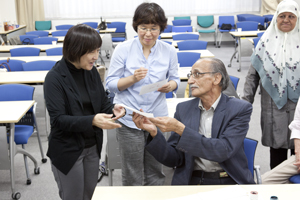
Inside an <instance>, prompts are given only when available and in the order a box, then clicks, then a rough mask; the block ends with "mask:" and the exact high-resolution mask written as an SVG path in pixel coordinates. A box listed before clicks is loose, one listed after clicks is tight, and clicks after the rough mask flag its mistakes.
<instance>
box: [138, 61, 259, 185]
mask: <svg viewBox="0 0 300 200" xmlns="http://www.w3.org/2000/svg"><path fill="white" fill-rule="evenodd" d="M188 78H189V79H188V83H189V84H190V86H191V91H192V95H193V96H194V97H195V98H194V99H192V100H190V101H186V102H183V103H180V104H178V105H177V108H176V113H175V116H174V118H171V117H155V118H146V117H143V116H141V115H139V114H137V113H134V115H133V121H134V122H135V124H136V126H137V127H138V128H140V129H142V130H145V131H147V132H149V133H150V136H149V137H148V140H147V145H146V150H147V151H148V152H150V154H152V155H153V156H154V157H155V158H156V159H157V160H158V161H159V162H161V163H162V164H164V165H166V166H168V167H176V169H175V172H174V175H173V180H172V184H173V185H225V184H254V183H255V182H254V180H253V176H252V174H251V172H250V170H249V169H248V164H247V158H246V155H245V153H244V146H243V141H244V139H245V136H246V134H247V131H248V128H249V121H250V116H251V113H252V106H251V104H250V103H248V102H246V101H243V100H240V99H237V98H233V97H228V96H226V95H225V94H223V93H222V91H223V90H225V89H226V88H227V86H228V83H229V76H228V74H227V71H226V68H225V66H224V64H223V62H222V61H221V60H219V59H216V58H204V59H200V60H198V61H197V62H196V63H195V64H194V65H193V67H192V71H191V73H190V74H189V75H188ZM157 127H158V128H157ZM168 131H172V134H171V136H170V138H169V139H168V141H166V140H165V138H164V136H163V134H162V132H168Z"/></svg>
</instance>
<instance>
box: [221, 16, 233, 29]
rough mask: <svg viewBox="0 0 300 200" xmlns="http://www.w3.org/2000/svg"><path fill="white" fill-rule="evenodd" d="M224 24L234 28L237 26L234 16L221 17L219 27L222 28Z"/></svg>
mask: <svg viewBox="0 0 300 200" xmlns="http://www.w3.org/2000/svg"><path fill="white" fill-rule="evenodd" d="M222 24H231V26H232V28H234V26H235V22H234V16H219V25H218V27H219V28H220V27H221V26H222Z"/></svg>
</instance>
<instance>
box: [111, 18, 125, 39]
mask: <svg viewBox="0 0 300 200" xmlns="http://www.w3.org/2000/svg"><path fill="white" fill-rule="evenodd" d="M107 28H116V32H114V33H111V36H112V41H113V42H124V41H125V40H126V29H125V28H126V22H111V23H107Z"/></svg>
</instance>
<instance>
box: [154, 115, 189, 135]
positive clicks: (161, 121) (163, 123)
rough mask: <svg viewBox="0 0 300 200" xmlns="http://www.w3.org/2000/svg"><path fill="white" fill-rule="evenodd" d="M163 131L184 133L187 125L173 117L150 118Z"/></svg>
mask: <svg viewBox="0 0 300 200" xmlns="http://www.w3.org/2000/svg"><path fill="white" fill-rule="evenodd" d="M149 120H150V121H151V122H152V123H153V124H155V125H156V126H157V127H158V128H159V129H160V130H161V131H162V132H170V131H174V132H175V133H177V134H178V135H180V136H181V135H182V133H183V131H184V129H185V125H184V124H183V123H181V122H180V121H178V120H177V119H174V118H172V117H155V118H149Z"/></svg>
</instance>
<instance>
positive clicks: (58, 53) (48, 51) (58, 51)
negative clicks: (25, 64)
mask: <svg viewBox="0 0 300 200" xmlns="http://www.w3.org/2000/svg"><path fill="white" fill-rule="evenodd" d="M62 50H63V48H62V47H55V48H51V49H46V54H47V56H62V55H63V52H62Z"/></svg>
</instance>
